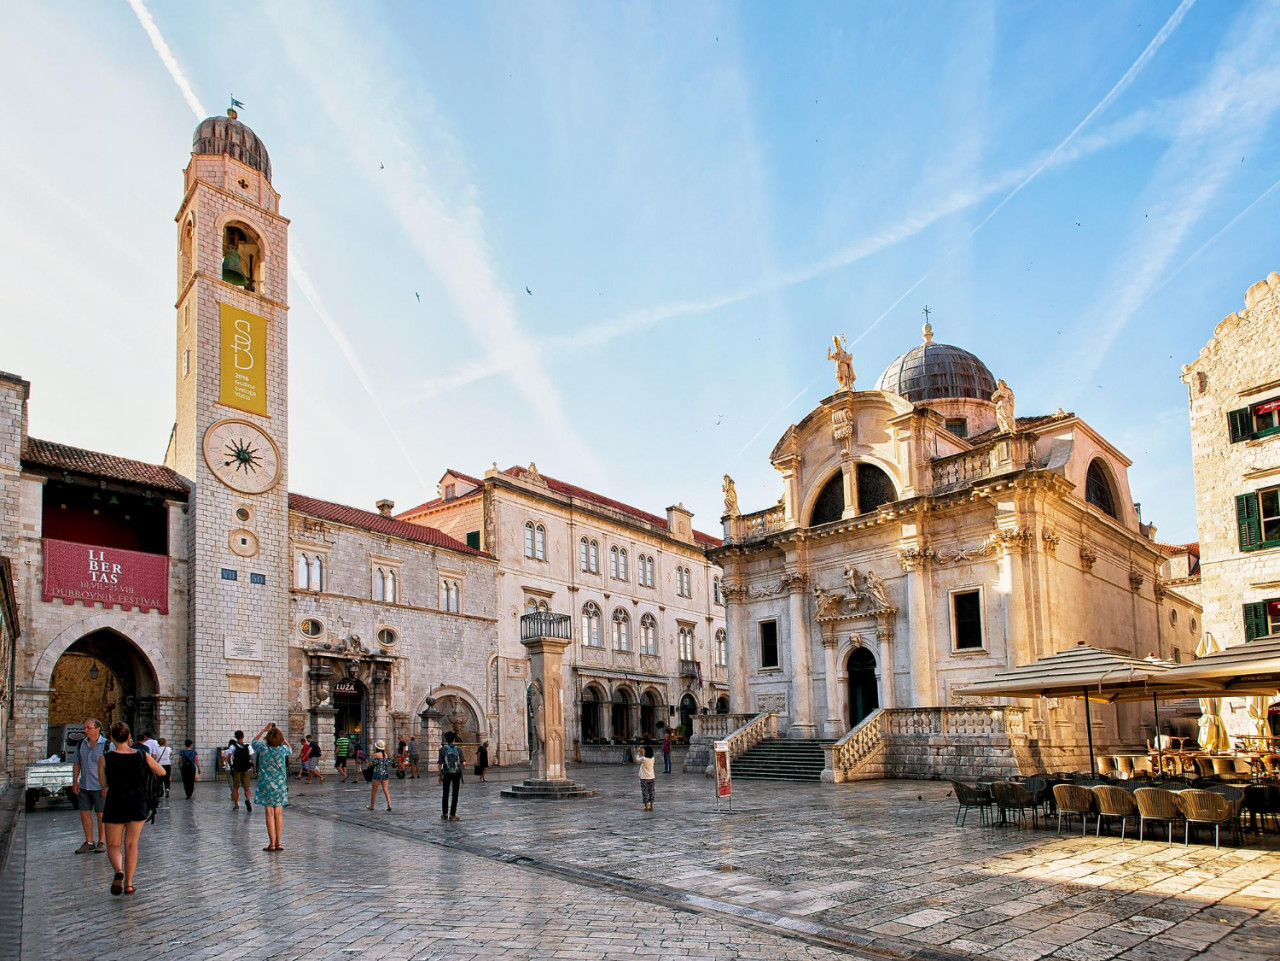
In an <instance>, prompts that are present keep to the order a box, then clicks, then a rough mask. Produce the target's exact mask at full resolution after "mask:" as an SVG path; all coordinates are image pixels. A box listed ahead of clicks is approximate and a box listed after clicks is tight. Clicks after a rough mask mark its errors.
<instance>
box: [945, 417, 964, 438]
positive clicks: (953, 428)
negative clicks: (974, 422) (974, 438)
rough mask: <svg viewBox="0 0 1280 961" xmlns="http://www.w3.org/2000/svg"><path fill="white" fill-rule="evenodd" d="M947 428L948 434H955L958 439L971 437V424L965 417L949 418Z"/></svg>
mask: <svg viewBox="0 0 1280 961" xmlns="http://www.w3.org/2000/svg"><path fill="white" fill-rule="evenodd" d="M946 427H947V432H948V433H950V434H955V435H956V436H957V437H968V436H969V422H968V421H967V420H965V419H964V418H963V417H949V418H947V423H946Z"/></svg>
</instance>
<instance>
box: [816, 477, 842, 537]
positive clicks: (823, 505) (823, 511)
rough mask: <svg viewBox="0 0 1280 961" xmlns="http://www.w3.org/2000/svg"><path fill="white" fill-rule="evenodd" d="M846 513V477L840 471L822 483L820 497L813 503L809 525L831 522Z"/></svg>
mask: <svg viewBox="0 0 1280 961" xmlns="http://www.w3.org/2000/svg"><path fill="white" fill-rule="evenodd" d="M843 514H844V477H843V475H842V474H841V472H840V471H836V472H835V473H834V474H832V475H831V479H830V480H829V481H827V482H826V483H825V484H823V485H822V490H821V491H820V492H819V493H818V499H817V500H816V501H814V504H813V514H812V515H811V516H810V518H809V526H810V527H817V526H818V525H819V524H829V523H830V522H831V521H838V520H839V519H840V517H841V515H843Z"/></svg>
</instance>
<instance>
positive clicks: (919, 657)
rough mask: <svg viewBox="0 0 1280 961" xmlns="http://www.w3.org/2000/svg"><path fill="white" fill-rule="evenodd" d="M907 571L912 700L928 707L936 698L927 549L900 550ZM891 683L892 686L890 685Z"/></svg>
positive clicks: (914, 705) (917, 704)
mask: <svg viewBox="0 0 1280 961" xmlns="http://www.w3.org/2000/svg"><path fill="white" fill-rule="evenodd" d="M898 556H899V557H900V558H901V560H902V569H903V570H904V571H906V574H907V577H906V581H907V590H906V599H905V600H906V605H907V624H908V626H909V629H910V631H911V682H912V685H911V686H912V698H911V700H912V703H911V704H910V705H907V706H908V707H926V706H928V705H930V704H933V703H934V701H935V700H936V697H935V693H934V651H933V645H934V641H933V631H932V630H931V629H930V624H929V621H930V604H929V586H928V577H929V570H928V559H929V555H928V552H927V551H922V550H919V549H917V548H914V547H911V548H907V549H906V550H901V551H899V552H898ZM887 686H892V685H887Z"/></svg>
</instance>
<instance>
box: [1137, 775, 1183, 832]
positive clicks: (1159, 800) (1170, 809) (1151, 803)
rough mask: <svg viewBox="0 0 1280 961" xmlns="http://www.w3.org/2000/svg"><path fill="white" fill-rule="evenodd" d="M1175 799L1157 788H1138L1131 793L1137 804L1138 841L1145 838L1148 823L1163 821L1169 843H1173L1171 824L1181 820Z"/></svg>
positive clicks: (1170, 793) (1174, 795)
mask: <svg viewBox="0 0 1280 961" xmlns="http://www.w3.org/2000/svg"><path fill="white" fill-rule="evenodd" d="M1184 793H1185V792H1184ZM1176 797H1177V795H1176V794H1174V793H1173V792H1172V791H1166V790H1165V789H1164V788H1158V787H1140V788H1138V790H1136V791H1134V792H1133V799H1134V800H1135V801H1137V802H1138V840H1139V841H1142V840H1144V839H1145V838H1146V828H1147V822H1148V821H1163V822H1164V824H1165V831H1166V832H1167V834H1168V838H1169V843H1170V844H1172V843H1173V822H1174V821H1181V820H1182V813H1181V812H1180V811H1179V810H1178V805H1177V802H1176V800H1175V799H1176Z"/></svg>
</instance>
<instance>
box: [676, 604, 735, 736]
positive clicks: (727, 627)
mask: <svg viewBox="0 0 1280 961" xmlns="http://www.w3.org/2000/svg"><path fill="white" fill-rule="evenodd" d="M724 592H725V605H724V635H725V641H726V643H727V644H728V647H729V650H728V652H727V653H728V655H729V657H728V660H729V685H730V687H729V698H730V705H729V710H731V711H736V712H738V713H745V712H746V711H748V710H750V706H751V702H750V698H749V697H748V696H747V678H748V676H750V674H751V668H750V665H749V663H748V661H749V659H750V652H751V639H750V638H749V637H748V636H747V628H748V626H749V624H750V622H749V620H748V618H747V617H746V616H745V614H746V611H745V603H746V599H747V592H746V590H745V589H744V588H741V587H739V586H737V585H736V584H734V585H725V587H724ZM663 720H664V721H665V720H666V718H663Z"/></svg>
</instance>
